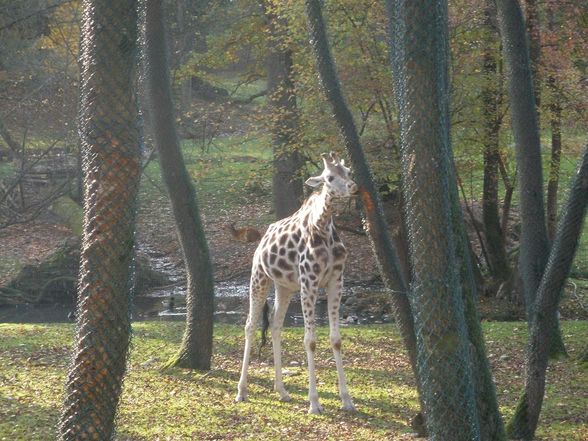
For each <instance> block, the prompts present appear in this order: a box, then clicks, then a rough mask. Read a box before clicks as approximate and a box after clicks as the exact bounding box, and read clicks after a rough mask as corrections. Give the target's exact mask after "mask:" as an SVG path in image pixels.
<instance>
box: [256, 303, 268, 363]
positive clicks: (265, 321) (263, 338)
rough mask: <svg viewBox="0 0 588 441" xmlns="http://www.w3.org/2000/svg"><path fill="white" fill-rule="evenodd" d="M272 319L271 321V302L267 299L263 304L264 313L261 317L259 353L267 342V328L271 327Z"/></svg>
mask: <svg viewBox="0 0 588 441" xmlns="http://www.w3.org/2000/svg"><path fill="white" fill-rule="evenodd" d="M269 325H270V321H269V304H268V303H267V300H266V302H265V304H264V305H263V315H262V318H261V346H260V347H259V353H260V354H261V349H262V348H263V347H264V346H265V344H266V343H267V330H268V329H269Z"/></svg>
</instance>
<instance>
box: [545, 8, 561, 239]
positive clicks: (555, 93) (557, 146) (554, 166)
mask: <svg viewBox="0 0 588 441" xmlns="http://www.w3.org/2000/svg"><path fill="white" fill-rule="evenodd" d="M548 8H549V9H548V20H547V26H548V29H549V32H552V33H554V32H556V29H555V28H556V22H555V11H554V5H553V4H552V3H549V6H548ZM552 69H555V70H557V65H553V66H552ZM555 73H556V72H552V73H550V75H549V76H548V79H547V87H548V88H549V91H550V92H551V104H550V106H549V123H550V126H551V161H550V162H549V181H548V183H547V234H548V235H549V240H551V241H553V239H554V236H555V227H556V225H557V192H558V187H559V170H560V164H561V148H562V143H561V110H562V109H561V92H560V90H559V88H558V87H557V80H556V79H555Z"/></svg>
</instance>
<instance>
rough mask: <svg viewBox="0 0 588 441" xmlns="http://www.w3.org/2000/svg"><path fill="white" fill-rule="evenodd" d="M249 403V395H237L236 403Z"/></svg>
mask: <svg viewBox="0 0 588 441" xmlns="http://www.w3.org/2000/svg"><path fill="white" fill-rule="evenodd" d="M245 401H247V395H245V394H237V396H236V397H235V403H244V402H245Z"/></svg>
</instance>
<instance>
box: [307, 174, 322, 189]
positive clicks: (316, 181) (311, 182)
mask: <svg viewBox="0 0 588 441" xmlns="http://www.w3.org/2000/svg"><path fill="white" fill-rule="evenodd" d="M322 183H323V178H322V177H321V176H313V177H311V178H308V179H307V180H306V182H305V184H306V185H308V186H310V187H316V186H318V185H320V184H322Z"/></svg>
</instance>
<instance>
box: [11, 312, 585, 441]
mask: <svg viewBox="0 0 588 441" xmlns="http://www.w3.org/2000/svg"><path fill="white" fill-rule="evenodd" d="M183 326H184V325H183V324H182V323H177V322H139V323H134V325H133V333H134V338H133V345H132V350H131V355H130V363H129V369H128V375H127V378H126V380H125V387H124V390H123V396H122V401H121V407H120V411H119V418H118V423H117V427H118V438H120V439H141V440H155V439H168V438H169V439H174V440H183V439H185V440H189V439H252V437H255V439H283V440H287V439H305V440H319V439H321V440H322V439H337V440H356V439H366V440H383V439H388V440H402V439H406V436H407V434H408V433H409V432H410V426H409V420H410V418H411V417H412V416H413V414H414V412H415V411H416V410H417V409H418V403H417V397H416V393H415V391H414V384H413V383H412V374H411V372H410V367H409V365H408V360H407V359H406V357H405V355H404V352H403V350H402V348H401V342H400V338H399V336H398V335H397V333H396V331H395V329H394V327H393V326H392V325H374V326H362V327H356V328H344V329H343V330H342V332H343V351H344V358H345V360H346V365H347V372H348V377H349V380H348V384H349V387H350V391H351V393H352V395H353V396H354V398H355V401H356V403H357V405H358V408H359V412H358V413H357V414H348V413H345V412H341V411H339V410H338V408H339V405H340V403H339V399H338V396H337V392H336V390H337V389H336V387H337V385H336V383H337V380H336V373H335V368H334V362H333V361H332V358H331V357H332V354H331V351H330V348H329V346H328V329H327V328H325V327H320V328H319V329H318V341H319V344H318V349H317V368H318V373H319V393H320V394H321V399H322V401H323V403H324V405H325V407H326V413H325V414H323V415H320V416H309V415H307V413H306V411H307V403H306V399H307V397H306V394H307V385H306V370H305V368H304V366H302V362H303V360H304V358H305V354H304V350H303V347H302V338H303V332H304V330H303V329H302V328H287V329H286V330H285V332H284V343H283V346H284V361H285V366H286V367H285V369H286V370H287V371H288V374H287V375H286V377H285V381H286V386H287V387H288V389H289V391H290V392H291V394H292V397H293V401H292V402H290V403H282V402H280V401H279V397H278V396H277V394H275V393H274V392H272V381H273V369H272V367H271V358H272V357H271V351H270V349H269V348H266V349H265V350H264V352H263V353H262V355H261V358H260V359H256V360H254V361H253V363H252V368H251V390H250V402H248V403H240V404H235V403H234V402H233V399H234V395H235V391H236V384H237V381H238V377H239V368H240V362H241V355H242V353H241V352H242V346H243V340H244V338H243V330H242V327H241V326H234V325H217V326H216V329H215V349H214V351H215V355H214V361H213V370H212V371H210V372H208V373H204V374H203V373H201V372H198V371H190V370H183V369H166V370H161V369H160V366H161V364H162V363H163V362H164V361H165V360H167V359H169V358H170V357H171V356H172V354H173V353H174V351H175V348H176V347H177V346H178V344H179V341H180V339H181V335H182V330H183ZM484 332H485V335H486V339H487V341H488V350H489V356H490V359H491V360H492V362H493V366H494V375H495V377H496V381H497V390H498V394H499V398H500V402H501V405H502V411H503V412H504V414H505V415H506V416H509V415H511V414H512V413H513V411H514V408H515V406H516V399H517V397H518V395H519V393H520V389H521V387H522V374H521V372H520V371H519V363H521V362H522V357H523V347H524V342H525V339H526V332H527V331H526V326H525V325H524V324H520V323H500V322H493V323H487V324H485V326H484ZM586 332H588V322H585V321H584V322H564V323H563V333H564V336H565V339H566V344H567V345H568V348H570V351H571V352H572V353H573V354H575V353H576V352H578V351H580V350H581V348H582V347H583V344H584V342H583V336H585V335H586ZM0 335H1V336H2V338H1V339H0V354H1V357H0V370H1V372H2V376H1V377H0V414H1V415H2V418H1V419H0V439H3V438H6V439H11V440H23V441H24V440H26V441H33V440H50V439H53V437H54V435H53V434H54V427H55V424H56V423H57V420H58V414H59V409H60V406H61V397H62V387H63V384H64V381H65V374H66V368H67V365H68V363H69V355H68V353H69V350H70V347H71V343H72V341H73V338H74V326H73V325H70V324H50V325H18V324H0ZM573 358H575V356H573V357H571V358H570V359H567V360H562V361H558V362H556V363H554V364H553V367H552V368H551V369H552V374H551V375H550V380H549V381H550V383H549V385H548V390H547V396H548V397H547V399H546V403H545V412H544V414H543V416H542V418H543V420H542V422H541V425H540V428H539V429H540V430H539V433H538V434H537V436H538V437H539V438H541V439H549V440H566V441H581V440H584V439H586V437H587V436H588V430H587V428H586V425H585V417H586V416H585V409H586V406H587V405H588V401H587V400H586V396H588V395H587V392H588V390H587V385H588V371H587V370H586V369H585V368H582V367H581V364H580V363H579V362H576V361H574V360H573ZM291 362H295V363H296V364H295V365H292V364H291Z"/></svg>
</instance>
